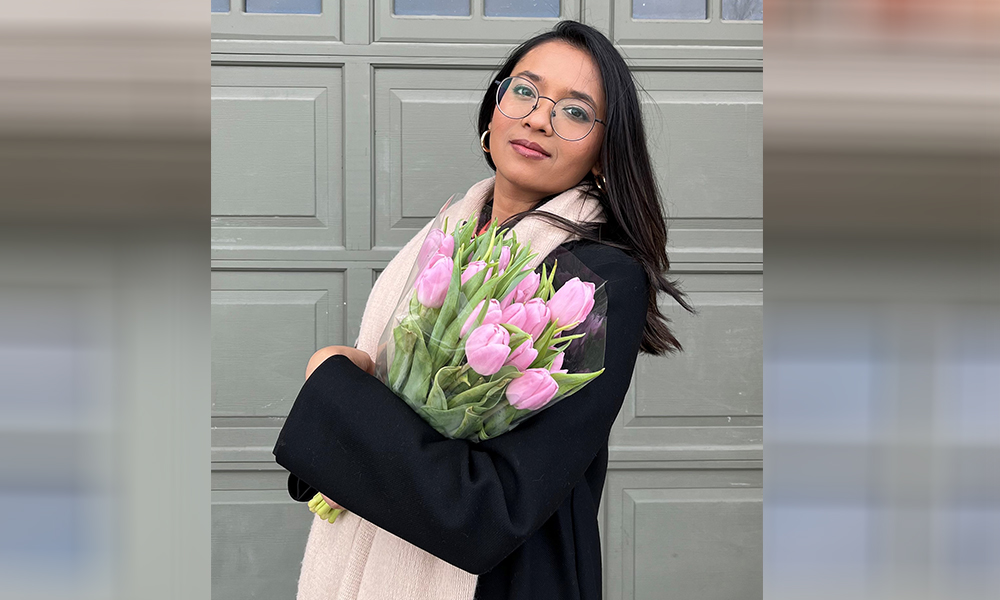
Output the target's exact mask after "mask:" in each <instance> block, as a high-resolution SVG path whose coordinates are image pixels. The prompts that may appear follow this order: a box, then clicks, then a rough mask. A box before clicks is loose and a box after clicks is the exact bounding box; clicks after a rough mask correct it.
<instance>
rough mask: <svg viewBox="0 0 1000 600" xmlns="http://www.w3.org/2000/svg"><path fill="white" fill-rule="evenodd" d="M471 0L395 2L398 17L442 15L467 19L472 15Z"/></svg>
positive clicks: (394, 10) (394, 9)
mask: <svg viewBox="0 0 1000 600" xmlns="http://www.w3.org/2000/svg"><path fill="white" fill-rule="evenodd" d="M469 6H470V3H469V0H395V4H394V5H393V9H392V12H393V14H396V15H441V16H446V17H467V16H469V15H471V14H472V10H471V9H470V8H469Z"/></svg>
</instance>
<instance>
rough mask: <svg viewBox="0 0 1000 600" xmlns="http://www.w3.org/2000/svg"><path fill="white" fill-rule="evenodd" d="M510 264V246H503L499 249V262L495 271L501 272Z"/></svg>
mask: <svg viewBox="0 0 1000 600" xmlns="http://www.w3.org/2000/svg"><path fill="white" fill-rule="evenodd" d="M509 264H510V246H504V247H503V248H501V249H500V264H498V265H497V272H498V273H503V272H504V270H505V269H506V268H507V265H509Z"/></svg>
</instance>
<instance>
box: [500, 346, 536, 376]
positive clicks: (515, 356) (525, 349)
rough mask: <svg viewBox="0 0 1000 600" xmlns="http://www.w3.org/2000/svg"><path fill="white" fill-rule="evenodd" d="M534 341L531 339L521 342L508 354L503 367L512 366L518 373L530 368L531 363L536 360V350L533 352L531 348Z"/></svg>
mask: <svg viewBox="0 0 1000 600" xmlns="http://www.w3.org/2000/svg"><path fill="white" fill-rule="evenodd" d="M534 343H535V342H534V341H533V340H532V339H531V338H528V339H527V340H525V341H523V342H521V345H520V346H518V347H517V348H514V350H513V351H512V352H511V353H510V356H509V357H508V358H507V361H506V362H505V363H504V366H507V365H514V366H515V367H517V370H518V371H523V370H525V369H527V368H528V367H530V366H531V363H533V362H535V359H536V358H538V350H535V349H534V348H533V347H532V346H533V345H534Z"/></svg>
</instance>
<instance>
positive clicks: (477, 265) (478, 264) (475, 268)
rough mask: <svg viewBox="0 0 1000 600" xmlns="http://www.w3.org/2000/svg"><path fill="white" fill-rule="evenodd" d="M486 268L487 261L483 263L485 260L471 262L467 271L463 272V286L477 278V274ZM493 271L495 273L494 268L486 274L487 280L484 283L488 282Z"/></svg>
mask: <svg viewBox="0 0 1000 600" xmlns="http://www.w3.org/2000/svg"><path fill="white" fill-rule="evenodd" d="M485 268H486V261H483V260H474V261H472V262H470V263H469V266H467V267H465V270H464V271H462V285H465V282H466V281H468V280H470V279H472V278H473V277H474V276H475V274H476V273H478V272H480V271H482V270H483V269H485ZM492 271H493V268H492V267H490V270H489V271H487V272H486V278H485V279H483V281H486V280H487V279H489V278H490V273H491V272H492Z"/></svg>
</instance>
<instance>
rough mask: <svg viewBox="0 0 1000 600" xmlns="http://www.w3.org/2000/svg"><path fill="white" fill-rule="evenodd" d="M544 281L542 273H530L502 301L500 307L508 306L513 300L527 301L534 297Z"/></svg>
mask: <svg viewBox="0 0 1000 600" xmlns="http://www.w3.org/2000/svg"><path fill="white" fill-rule="evenodd" d="M541 281H542V274H541V273H535V272H532V273H529V274H528V276H527V277H525V278H524V279H522V280H521V282H520V283H518V284H517V286H516V287H515V288H514V289H513V290H512V291H511V292H510V293H509V294H507V296H506V297H505V298H504V299H503V300H501V301H500V308H507V307H508V306H510V304H511V303H512V302H527V301H528V300H530V299H531V298H532V297H534V295H535V292H537V291H538V284H539V283H540V282H541Z"/></svg>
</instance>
